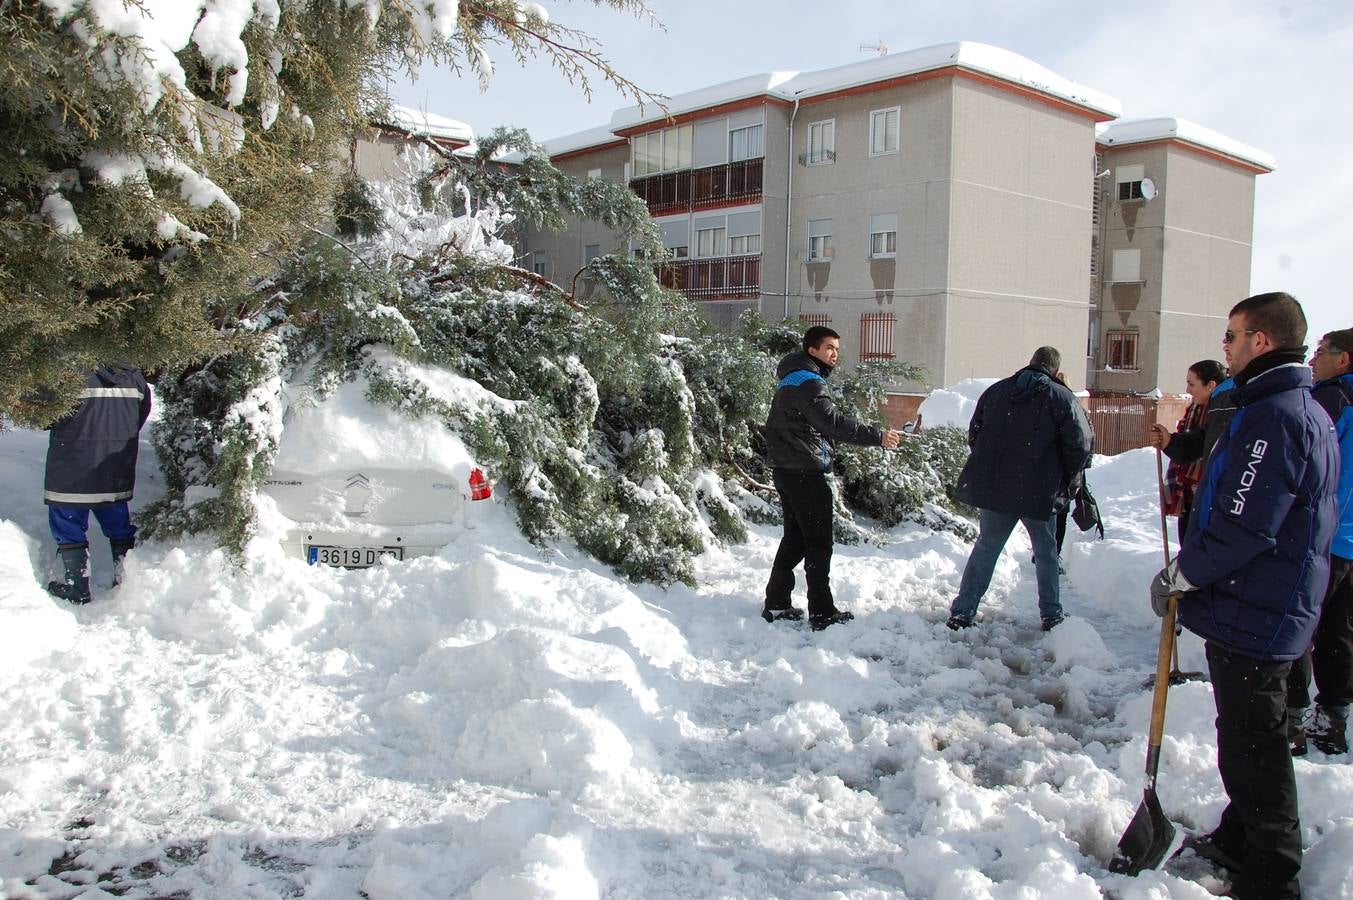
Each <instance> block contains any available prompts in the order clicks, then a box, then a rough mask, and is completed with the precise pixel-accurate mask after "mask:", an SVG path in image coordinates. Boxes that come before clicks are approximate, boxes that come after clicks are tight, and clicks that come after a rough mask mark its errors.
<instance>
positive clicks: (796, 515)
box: [761, 325, 902, 631]
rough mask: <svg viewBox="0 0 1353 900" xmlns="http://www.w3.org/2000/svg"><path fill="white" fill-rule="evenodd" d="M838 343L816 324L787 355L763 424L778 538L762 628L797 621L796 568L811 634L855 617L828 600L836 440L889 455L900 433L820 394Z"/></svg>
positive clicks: (836, 336)
mask: <svg viewBox="0 0 1353 900" xmlns="http://www.w3.org/2000/svg"><path fill="white" fill-rule="evenodd" d="M840 351H841V336H840V335H839V334H837V333H836V332H835V331H833V330H831V329H830V328H827V327H825V326H822V325H815V326H813V327H812V328H809V329H808V331H807V332H806V333H805V334H804V336H803V352H801V353H791V354H789V355H788V356H786V357H785V358H784V359H782V360H781V361H780V366H779V368H778V369H777V370H776V373H775V374H776V377H777V378H779V384H778V386H777V387H776V389H775V397H774V398H773V399H772V400H771V403H770V415H769V417H768V418H767V419H766V450H767V453H768V455H769V457H770V464H771V470H772V476H773V478H774V480H775V490H776V491H777V492H778V493H779V495H780V503H781V505H782V506H783V507H784V516H785V533H784V537H782V538H781V539H780V548H779V550H778V551H777V552H776V554H775V562H774V563H772V564H771V570H770V580H769V581H768V582H767V583H766V604H765V608H764V609H762V611H761V617H762V618H763V619H765V620H766V621H767V622H774V621H776V620H778V619H801V618H803V610H801V609H799V608H798V607H796V606H793V605H791V603H790V599H789V597H790V592H791V591H793V590H794V567H795V566H797V565H798V564H799V562H800V561H802V562H803V574H804V580H805V581H807V582H808V622H809V624H810V625H811V626H812V628H813V630H814V631H821V630H822V629H823V628H826V627H827V626H829V625H834V624H836V623H838V622H847V621H849V620H850V619H853V618H854V616H853V615H851V613H849V612H847V611H845V610H839V609H837V608H836V603H835V601H834V600H833V598H832V589H831V566H832V488H831V485H830V484H829V483H828V482H827V474H828V473H829V472H831V470H832V446H833V443H834V442H835V441H845V442H846V443H849V444H860V445H862V446H866V447H878V446H881V447H886V448H888V449H892V448H894V447H896V446H897V444H898V441H900V440H901V439H902V434H901V432H898V431H892V430H884V429H878V428H874V427H872V426H869V425H865V424H862V423H860V422H857V421H855V420H854V419H851V418H849V417H848V416H844V415H842V414H841V413H839V412H837V410H836V404H834V403H833V402H832V398H831V394H830V393H828V391H827V377H828V376H829V375H831V373H832V369H834V368H836V361H837V358H838V357H839V355H840Z"/></svg>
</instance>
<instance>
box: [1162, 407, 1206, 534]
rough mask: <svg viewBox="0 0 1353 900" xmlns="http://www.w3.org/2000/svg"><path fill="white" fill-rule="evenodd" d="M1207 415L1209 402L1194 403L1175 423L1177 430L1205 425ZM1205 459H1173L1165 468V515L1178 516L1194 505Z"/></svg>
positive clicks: (1186, 429)
mask: <svg viewBox="0 0 1353 900" xmlns="http://www.w3.org/2000/svg"><path fill="white" fill-rule="evenodd" d="M1206 417H1207V404H1206V403H1194V404H1193V405H1191V406H1190V407H1189V408H1188V409H1187V410H1186V411H1185V412H1184V417H1183V418H1181V419H1180V420H1179V423H1178V424H1177V425H1175V432H1176V433H1178V432H1181V431H1192V430H1194V429H1195V428H1202V427H1203V419H1205V418H1206ZM1206 462H1207V460H1205V459H1196V460H1194V461H1193V462H1190V463H1178V462H1173V461H1171V463H1170V466H1169V468H1167V469H1166V470H1165V515H1167V516H1177V515H1179V514H1180V513H1181V512H1184V511H1185V510H1187V509H1188V508H1189V507H1190V506H1192V505H1193V489H1194V487H1196V486H1197V484H1198V482H1199V481H1201V480H1202V477H1203V466H1204V464H1206Z"/></svg>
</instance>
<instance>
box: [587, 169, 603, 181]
mask: <svg viewBox="0 0 1353 900" xmlns="http://www.w3.org/2000/svg"><path fill="white" fill-rule="evenodd" d="M587 177H588V179H593V178H600V177H601V169H588V170H587Z"/></svg>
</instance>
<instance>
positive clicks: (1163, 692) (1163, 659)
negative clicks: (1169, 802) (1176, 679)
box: [1146, 594, 1179, 790]
mask: <svg viewBox="0 0 1353 900" xmlns="http://www.w3.org/2000/svg"><path fill="white" fill-rule="evenodd" d="M1178 604H1179V595H1178V594H1171V595H1170V606H1169V609H1167V610H1166V612H1165V617H1164V618H1162V619H1161V620H1160V647H1159V648H1158V649H1157V651H1156V688H1155V693H1154V695H1153V696H1152V698H1151V730H1150V732H1148V734H1147V739H1146V786H1147V788H1148V789H1149V790H1155V789H1156V770H1157V769H1159V768H1160V742H1161V738H1162V737H1164V735H1165V699H1166V696H1167V695H1168V693H1169V690H1170V657H1171V655H1172V654H1173V652H1174V620H1175V613H1176V611H1177V609H1176V607H1177V606H1178Z"/></svg>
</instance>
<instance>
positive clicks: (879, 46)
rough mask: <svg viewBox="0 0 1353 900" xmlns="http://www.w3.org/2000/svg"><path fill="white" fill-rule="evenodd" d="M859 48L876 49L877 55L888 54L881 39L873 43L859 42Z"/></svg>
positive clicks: (886, 46)
mask: <svg viewBox="0 0 1353 900" xmlns="http://www.w3.org/2000/svg"><path fill="white" fill-rule="evenodd" d="M860 50H861V51H864V50H874V51H877V52H878V55H879V56H887V55H888V45H887V44H885V43H883V41H881V40H880V41H877V42H875V43H873V44H861V45H860Z"/></svg>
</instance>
